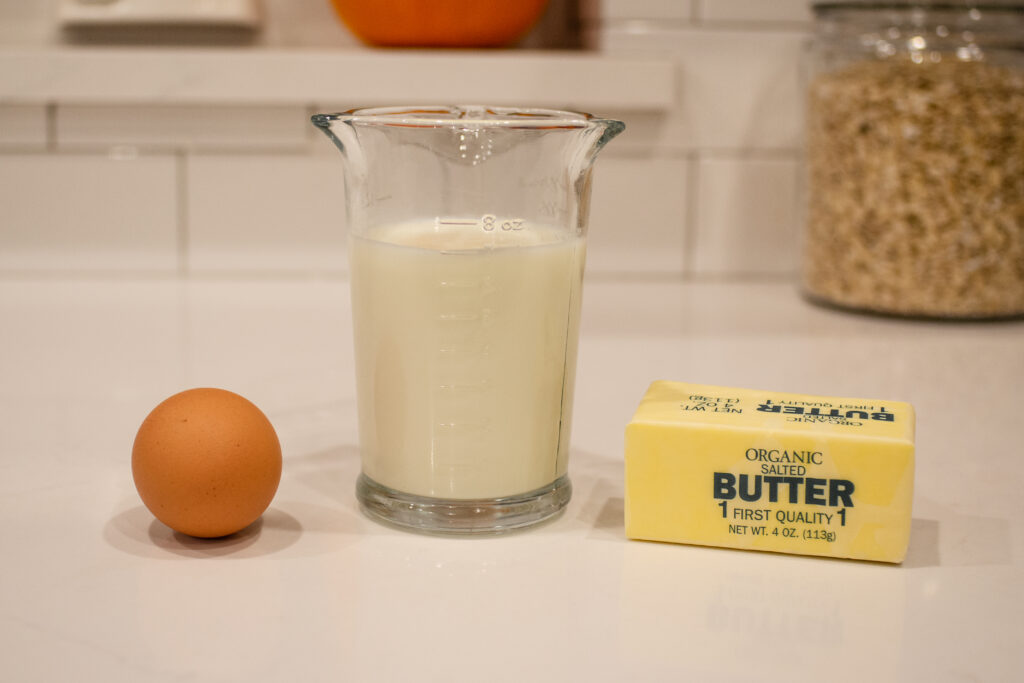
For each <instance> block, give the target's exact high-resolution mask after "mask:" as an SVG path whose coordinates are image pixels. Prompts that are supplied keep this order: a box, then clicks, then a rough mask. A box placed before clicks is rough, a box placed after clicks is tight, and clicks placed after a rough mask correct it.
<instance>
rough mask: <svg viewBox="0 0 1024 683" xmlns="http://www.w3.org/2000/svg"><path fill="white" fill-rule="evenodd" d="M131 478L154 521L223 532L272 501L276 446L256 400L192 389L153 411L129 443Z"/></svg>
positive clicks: (188, 530)
mask: <svg viewBox="0 0 1024 683" xmlns="http://www.w3.org/2000/svg"><path fill="white" fill-rule="evenodd" d="M132 476H133V477H134V479H135V488H136V489H138V491H139V496H141V497H142V502H143V503H145V505H146V507H147V508H149V510H150V512H152V513H153V514H154V515H155V516H156V518H157V519H159V520H160V521H161V522H163V523H164V524H166V525H167V526H169V527H171V528H172V529H175V530H176V531H180V532H182V533H184V534H188V535H190V536H199V537H203V538H213V537H216V536H226V535H228V534H232V533H234V532H236V531H239V530H241V529H244V528H245V527H247V526H249V525H250V524H252V523H253V522H255V521H256V520H257V519H259V516H260V515H262V514H263V511H264V510H266V509H267V506H268V505H270V501H271V500H273V498H274V494H275V493H276V492H277V485H278V484H279V483H280V481H281V444H280V442H279V441H278V440H277V433H276V432H274V427H273V426H272V425H271V424H270V420H268V419H267V417H266V416H265V415H264V414H263V413H262V412H261V411H260V409H259V408H257V407H256V406H255V405H253V404H252V403H250V402H249V401H247V400H246V399H244V398H242V397H241V396H239V395H238V394H235V393H232V392H230V391H225V390H223V389H189V390H188V391H183V392H181V393H180V394H175V395H174V396H171V397H170V398H168V399H167V400H166V401H164V402H163V403H161V404H160V405H158V406H157V407H156V408H154V409H153V412H151V413H150V414H149V416H148V417H147V418H146V419H145V420H144V421H143V423H142V426H141V427H139V433H138V434H137V435H136V436H135V445H134V446H133V447H132Z"/></svg>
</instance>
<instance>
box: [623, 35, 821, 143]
mask: <svg viewBox="0 0 1024 683" xmlns="http://www.w3.org/2000/svg"><path fill="white" fill-rule="evenodd" d="M805 40H806V36H805V34H804V33H803V32H801V31H791V30H787V31H773V32H755V31H740V30H717V29H716V30H700V29H696V28H678V29H677V28H651V29H650V30H645V31H632V30H627V29H615V28H610V29H608V30H606V31H604V44H603V50H604V51H605V52H608V53H612V54H620V55H623V54H630V55H645V56H653V55H661V56H665V57H669V58H671V59H673V60H674V61H675V63H676V68H677V72H678V85H677V93H678V94H677V101H676V104H675V106H674V107H673V109H672V110H671V111H670V112H669V113H668V114H667V115H666V116H665V117H664V118H663V119H662V120H660V121H658V122H657V123H658V127H657V129H655V130H653V131H652V130H648V131H642V132H641V133H640V134H641V135H644V136H647V137H649V138H651V142H650V144H654V145H657V146H659V147H662V148H667V149H681V150H688V149H792V148H794V147H796V146H797V145H798V143H799V138H800V131H801V127H802V125H803V98H802V91H801V85H800V68H799V66H800V59H801V55H802V51H803V45H804V42H805Z"/></svg>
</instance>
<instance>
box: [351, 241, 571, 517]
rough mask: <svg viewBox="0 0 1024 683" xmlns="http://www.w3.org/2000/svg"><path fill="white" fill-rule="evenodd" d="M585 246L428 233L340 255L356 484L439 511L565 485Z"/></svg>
mask: <svg viewBox="0 0 1024 683" xmlns="http://www.w3.org/2000/svg"><path fill="white" fill-rule="evenodd" d="M584 244H585V243H584V240H583V238H581V237H577V236H574V235H564V234H563V233H560V232H558V231H556V230H554V229H551V228H544V227H538V226H526V227H525V228H524V229H522V230H518V231H508V232H504V231H502V230H500V228H498V229H495V230H492V231H484V230H483V229H482V228H481V226H480V225H470V226H454V227H451V226H443V225H436V224H435V223H434V222H424V223H422V224H402V225H396V226H391V227H386V228H378V229H377V230H375V231H374V233H373V240H369V239H366V238H361V237H354V238H353V239H352V241H351V244H350V259H351V270H352V308H353V314H354V324H355V351H356V368H357V369H356V373H357V374H356V382H357V390H358V401H359V405H358V408H359V433H360V441H361V446H362V452H363V472H364V473H365V474H366V475H367V476H368V477H370V478H371V479H373V480H374V481H375V482H377V483H378V484H383V485H384V486H387V487H390V488H392V489H395V490H398V491H401V492H405V493H412V494H417V495H421V496H431V497H437V498H458V499H465V498H497V497H503V496H509V495H514V494H520V493H526V492H528V491H532V490H534V489H537V488H540V487H542V486H546V485H548V484H550V483H552V482H553V481H554V480H555V479H557V478H558V477H560V476H561V475H563V474H565V472H566V466H567V456H568V447H569V420H570V416H571V413H572V390H573V383H574V379H575V368H576V342H577V338H578V332H579V309H580V291H581V287H582V276H583V261H584Z"/></svg>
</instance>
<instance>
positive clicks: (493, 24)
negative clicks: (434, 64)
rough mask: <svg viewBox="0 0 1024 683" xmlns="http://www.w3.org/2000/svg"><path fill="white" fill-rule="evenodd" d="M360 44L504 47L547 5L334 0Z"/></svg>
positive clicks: (518, 0)
mask: <svg viewBox="0 0 1024 683" xmlns="http://www.w3.org/2000/svg"><path fill="white" fill-rule="evenodd" d="M331 2H332V3H333V5H334V9H335V11H336V12H337V13H338V16H339V17H341V20H342V21H343V22H345V24H346V25H347V26H348V28H349V29H350V30H351V31H352V33H354V34H355V35H356V36H357V37H359V39H360V40H362V41H363V42H365V43H368V44H370V45H378V46H387V47H501V46H504V45H509V44H511V43H513V42H515V41H516V40H519V39H520V38H522V37H523V36H524V35H526V33H527V32H528V31H529V30H530V29H531V28H532V27H533V25H534V24H535V23H536V22H537V20H538V19H540V17H541V15H542V14H543V13H544V9H545V7H546V6H547V4H548V0H331Z"/></svg>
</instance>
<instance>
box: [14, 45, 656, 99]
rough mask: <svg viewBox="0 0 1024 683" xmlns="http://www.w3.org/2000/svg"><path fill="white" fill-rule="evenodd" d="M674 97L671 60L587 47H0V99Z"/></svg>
mask: <svg viewBox="0 0 1024 683" xmlns="http://www.w3.org/2000/svg"><path fill="white" fill-rule="evenodd" d="M674 99H675V78H674V72H673V66H672V63H671V62H670V61H668V60H657V59H633V58H623V57H610V56H606V55H600V54H595V53H586V52H535V51H511V50H507V51H432V50H431V51H426V50H368V49H351V50H335V51H326V50H268V49H263V48H204V49H193V48H177V49H175V48H138V47H130V48H111V47H102V48H100V47H77V48H76V47H68V48H58V49H41V50H30V49H6V50H0V104H13V103H41V102H42V103H53V102H56V103H64V102H69V103H79V104H114V103H127V104H178V103H182V104H201V103H209V104H218V103H221V104H241V103H253V104H255V103H261V104H332V103H340V102H354V103H359V104H369V103H372V104H389V103H405V104H409V103H449V102H476V103H487V104H499V105H500V104H529V105H534V106H552V107H575V108H579V109H584V110H587V109H593V110H600V109H615V110H631V111H652V110H655V111H657V110H665V109H668V108H670V107H671V106H672V104H673V102H674Z"/></svg>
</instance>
